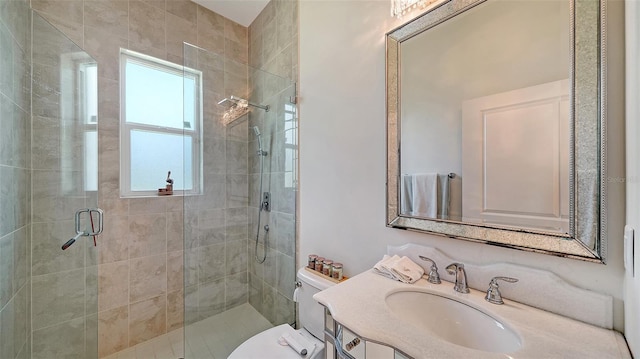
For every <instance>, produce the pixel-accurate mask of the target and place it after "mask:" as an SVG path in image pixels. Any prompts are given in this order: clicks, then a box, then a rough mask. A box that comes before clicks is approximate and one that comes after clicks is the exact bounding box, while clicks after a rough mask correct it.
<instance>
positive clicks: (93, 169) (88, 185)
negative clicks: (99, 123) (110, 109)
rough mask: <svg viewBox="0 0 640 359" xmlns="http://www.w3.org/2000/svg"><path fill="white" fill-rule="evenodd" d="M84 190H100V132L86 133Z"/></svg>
mask: <svg viewBox="0 0 640 359" xmlns="http://www.w3.org/2000/svg"><path fill="white" fill-rule="evenodd" d="M84 190H85V191H97V190H98V132H97V131H87V132H85V133H84Z"/></svg>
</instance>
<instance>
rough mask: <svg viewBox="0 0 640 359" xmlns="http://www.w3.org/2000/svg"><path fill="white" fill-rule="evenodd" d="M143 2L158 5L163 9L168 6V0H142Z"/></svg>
mask: <svg viewBox="0 0 640 359" xmlns="http://www.w3.org/2000/svg"><path fill="white" fill-rule="evenodd" d="M142 2H143V3H146V4H149V5H153V6H155V7H158V8H160V9H162V10H163V11H165V10H166V8H167V4H166V3H167V2H166V1H165V0H142Z"/></svg>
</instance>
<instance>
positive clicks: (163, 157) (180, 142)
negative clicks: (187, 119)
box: [131, 130, 193, 191]
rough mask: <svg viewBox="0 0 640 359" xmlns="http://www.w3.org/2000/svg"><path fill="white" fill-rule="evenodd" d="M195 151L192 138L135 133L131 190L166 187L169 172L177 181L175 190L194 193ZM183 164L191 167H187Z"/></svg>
mask: <svg viewBox="0 0 640 359" xmlns="http://www.w3.org/2000/svg"><path fill="white" fill-rule="evenodd" d="M158 144H162V145H161V146H159V145H158ZM191 148H192V138H191V137H183V136H182V135H174V134H167V133H157V132H148V131H138V130H132V131H131V190H132V191H150V190H157V189H158V188H164V187H165V185H166V182H165V180H166V178H167V172H168V171H171V178H173V180H174V183H173V189H174V190H187V191H188V190H192V189H193V175H192V168H191V166H192V165H191V163H192V158H191V157H192V151H191ZM183 149H184V150H183ZM183 151H184V158H183ZM183 163H187V164H188V165H186V166H184V165H183ZM183 179H184V181H183Z"/></svg>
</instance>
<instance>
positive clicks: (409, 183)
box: [400, 175, 413, 215]
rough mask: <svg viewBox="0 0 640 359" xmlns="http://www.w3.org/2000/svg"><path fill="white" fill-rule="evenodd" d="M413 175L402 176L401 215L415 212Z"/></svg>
mask: <svg viewBox="0 0 640 359" xmlns="http://www.w3.org/2000/svg"><path fill="white" fill-rule="evenodd" d="M412 203H413V175H402V180H401V182H400V214H406V215H411V214H412V212H413V204H412Z"/></svg>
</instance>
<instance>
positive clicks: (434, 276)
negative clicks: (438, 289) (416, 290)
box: [418, 256, 441, 284]
mask: <svg viewBox="0 0 640 359" xmlns="http://www.w3.org/2000/svg"><path fill="white" fill-rule="evenodd" d="M418 257H419V258H420V259H422V260H423V261H425V262H429V263H431V269H430V270H429V274H428V275H427V281H428V282H429V283H433V284H440V283H441V281H440V274H438V266H437V265H436V262H435V261H434V260H433V259H431V258H427V257H425V256H418Z"/></svg>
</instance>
